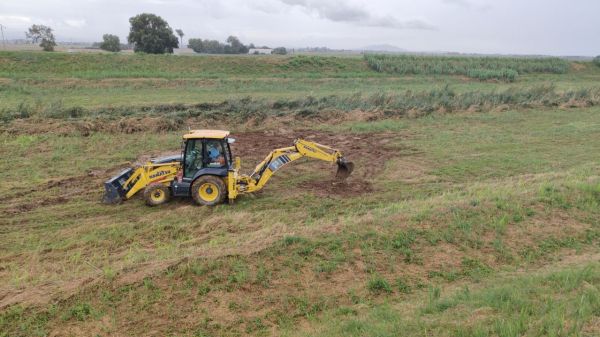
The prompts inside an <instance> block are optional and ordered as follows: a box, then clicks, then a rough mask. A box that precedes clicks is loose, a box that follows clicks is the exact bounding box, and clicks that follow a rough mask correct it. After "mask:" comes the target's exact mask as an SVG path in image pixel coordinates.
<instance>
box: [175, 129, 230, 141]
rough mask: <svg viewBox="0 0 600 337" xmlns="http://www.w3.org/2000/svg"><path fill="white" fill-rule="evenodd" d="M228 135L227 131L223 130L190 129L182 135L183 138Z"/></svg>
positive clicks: (219, 137)
mask: <svg viewBox="0 0 600 337" xmlns="http://www.w3.org/2000/svg"><path fill="white" fill-rule="evenodd" d="M227 136H229V131H224V130H190V131H189V132H188V133H186V134H185V135H183V139H197V138H211V139H223V138H225V137H227Z"/></svg>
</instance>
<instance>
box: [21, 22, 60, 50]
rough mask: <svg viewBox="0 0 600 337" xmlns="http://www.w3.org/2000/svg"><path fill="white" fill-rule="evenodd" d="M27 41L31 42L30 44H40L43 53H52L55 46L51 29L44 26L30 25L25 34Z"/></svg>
mask: <svg viewBox="0 0 600 337" xmlns="http://www.w3.org/2000/svg"><path fill="white" fill-rule="evenodd" d="M25 36H26V37H27V39H29V40H31V42H32V43H38V42H40V47H42V49H44V51H54V47H55V46H56V40H55V38H54V34H53V33H52V28H50V27H48V26H44V25H32V26H31V27H29V30H28V31H27V32H25Z"/></svg>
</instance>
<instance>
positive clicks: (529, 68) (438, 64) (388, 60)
mask: <svg viewBox="0 0 600 337" xmlns="http://www.w3.org/2000/svg"><path fill="white" fill-rule="evenodd" d="M365 60H366V61H367V63H368V64H369V66H370V67H371V68H372V69H373V70H376V71H378V72H387V73H393V74H403V75H404V74H428V75H464V76H468V77H471V78H476V79H479V80H488V79H499V80H504V81H508V82H514V81H515V80H516V79H517V76H518V75H519V74H526V73H553V74H564V73H566V72H567V71H568V70H569V62H568V61H565V60H561V59H559V58H514V57H441V56H417V55H386V54H381V55H378V54H366V55H365Z"/></svg>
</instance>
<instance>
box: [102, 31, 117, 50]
mask: <svg viewBox="0 0 600 337" xmlns="http://www.w3.org/2000/svg"><path fill="white" fill-rule="evenodd" d="M100 49H103V50H106V51H112V52H119V51H121V41H120V40H119V37H118V36H116V35H112V34H104V35H103V36H102V43H100Z"/></svg>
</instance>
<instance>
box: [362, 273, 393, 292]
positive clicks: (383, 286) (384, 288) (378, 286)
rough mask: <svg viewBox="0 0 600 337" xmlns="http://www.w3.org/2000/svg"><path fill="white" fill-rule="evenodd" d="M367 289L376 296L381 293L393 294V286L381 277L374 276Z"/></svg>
mask: <svg viewBox="0 0 600 337" xmlns="http://www.w3.org/2000/svg"><path fill="white" fill-rule="evenodd" d="M367 289H369V291H371V292H372V293H375V294H380V293H384V292H385V293H391V292H392V286H390V284H389V282H388V281H387V280H386V279H384V278H383V277H381V276H378V275H376V276H373V277H372V278H371V279H370V280H369V283H368V284H367Z"/></svg>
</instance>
